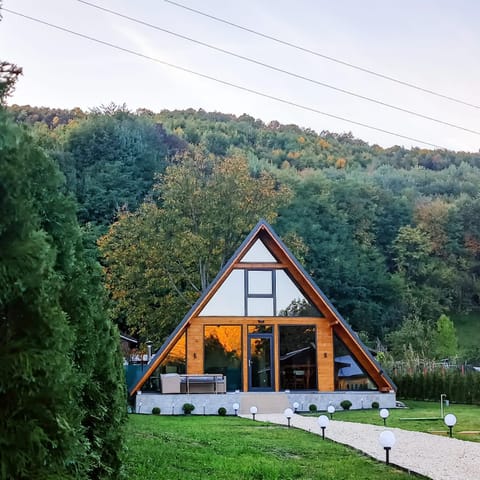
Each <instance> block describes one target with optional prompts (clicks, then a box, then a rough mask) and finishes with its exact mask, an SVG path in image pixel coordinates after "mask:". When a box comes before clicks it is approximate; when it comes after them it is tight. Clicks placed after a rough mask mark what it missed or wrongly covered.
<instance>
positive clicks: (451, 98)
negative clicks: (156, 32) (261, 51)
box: [164, 0, 480, 110]
mask: <svg viewBox="0 0 480 480" xmlns="http://www.w3.org/2000/svg"><path fill="white" fill-rule="evenodd" d="M164 1H165V2H167V3H170V4H171V5H173V6H175V7H180V8H183V9H184V10H188V11H190V12H193V13H196V14H198V15H202V16H204V17H207V18H210V19H212V20H215V21H216V22H221V23H224V24H226V25H230V26H231V27H234V28H238V29H240V30H243V31H245V32H249V33H253V34H254V35H258V36H259V37H262V38H266V39H268V40H272V41H273V42H277V43H280V44H282V45H286V46H288V47H291V48H295V49H296V50H301V51H302V52H306V53H310V54H311V55H315V56H316V57H321V58H324V59H325V60H329V61H331V62H335V63H338V64H340V65H344V66H346V67H349V68H354V69H355V70H359V71H361V72H364V73H368V74H369V75H374V76H376V77H379V78H383V79H384V80H389V81H390V82H395V83H398V84H400V85H403V86H405V87H409V88H414V89H416V90H420V91H421V92H424V93H428V94H430V95H434V96H436V97H440V98H443V99H445V100H450V101H451V102H455V103H459V104H461V105H466V106H468V107H472V108H476V109H479V110H480V106H479V105H475V104H473V103H470V102H467V101H465V100H460V99H459V98H455V97H452V96H450V95H446V94H443V93H439V92H435V91H434V90H430V89H428V88H425V87H421V86H419V85H415V84H414V83H410V82H407V81H405V80H400V79H399V78H395V77H391V76H389V75H386V74H384V73H380V72H376V71H374V70H370V69H368V68H365V67H361V66H359V65H355V64H353V63H350V62H347V61H345V60H340V59H338V58H335V57H331V56H329V55H325V54H324V53H320V52H317V51H315V50H311V49H309V48H306V47H302V46H301V45H296V44H294V43H291V42H287V41H285V40H281V39H280V38H277V37H273V36H271V35H267V34H266V33H262V32H259V31H257V30H253V29H251V28H247V27H244V26H242V25H238V24H237V23H234V22H230V21H228V20H225V19H223V18H220V17H216V16H215V15H210V14H208V13H205V12H202V11H201V10H196V9H195V8H191V7H187V6H186V5H183V4H181V3H178V2H174V1H173V0H164Z"/></svg>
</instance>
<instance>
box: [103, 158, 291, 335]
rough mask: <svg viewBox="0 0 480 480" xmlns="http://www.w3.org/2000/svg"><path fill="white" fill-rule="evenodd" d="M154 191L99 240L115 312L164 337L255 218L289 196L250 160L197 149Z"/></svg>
mask: <svg viewBox="0 0 480 480" xmlns="http://www.w3.org/2000/svg"><path fill="white" fill-rule="evenodd" d="M154 192H155V194H154V199H152V200H150V201H148V202H146V203H144V204H143V205H142V206H141V207H140V208H139V210H138V211H137V212H134V213H125V214H122V215H121V216H120V218H119V220H118V221H117V222H116V223H114V224H113V225H112V227H111V228H110V231H109V232H108V234H107V235H105V236H104V237H103V238H101V239H100V242H99V245H100V249H101V251H102V253H103V255H104V258H105V262H106V272H107V282H108V287H109V289H110V291H111V292H112V297H113V299H114V300H115V302H116V307H115V312H116V315H117V316H119V318H122V319H125V321H126V322H127V323H128V325H129V327H130V329H131V331H132V333H135V334H139V335H141V336H142V337H143V338H144V339H146V336H148V337H149V338H150V339H155V340H159V339H162V338H163V337H165V336H166V335H167V334H168V333H170V330H171V328H172V327H173V326H174V325H175V324H176V323H178V321H179V315H180V312H183V314H184V313H186V311H187V310H188V307H190V306H191V304H192V302H193V300H194V299H196V298H197V297H198V296H199V295H200V293H201V292H203V291H204V290H205V289H206V288H207V286H208V285H209V283H210V282H211V280H212V279H213V277H214V276H215V275H216V274H217V273H218V271H219V270H220V269H221V267H222V266H223V265H224V263H225V262H226V261H227V260H228V259H229V257H230V256H231V255H232V254H233V252H234V251H235V249H236V248H237V247H238V245H239V243H240V242H241V241H242V240H243V237H244V235H246V234H247V233H248V232H249V230H250V229H251V228H252V227H253V226H254V225H255V224H256V223H257V221H258V219H259V218H262V217H263V218H266V219H267V220H269V221H273V220H274V219H275V217H276V215H277V209H278V207H279V206H280V205H281V204H282V203H285V202H286V201H287V200H288V199H289V196H290V193H289V190H288V189H287V188H285V187H278V186H277V184H276V182H275V179H274V178H273V177H272V176H271V175H269V174H266V173H262V174H261V175H260V176H259V177H257V178H254V177H252V176H251V175H250V173H249V169H248V163H247V161H246V159H245V158H241V157H228V158H225V159H221V158H217V157H212V156H206V155H204V154H203V153H202V152H199V151H194V152H191V153H188V154H184V155H182V156H181V157H179V158H178V159H177V160H176V162H175V164H173V165H171V166H169V167H168V168H167V170H166V172H165V174H164V175H161V176H159V177H158V180H157V183H156V184H155V187H154ZM183 314H181V316H183ZM181 316H180V318H181Z"/></svg>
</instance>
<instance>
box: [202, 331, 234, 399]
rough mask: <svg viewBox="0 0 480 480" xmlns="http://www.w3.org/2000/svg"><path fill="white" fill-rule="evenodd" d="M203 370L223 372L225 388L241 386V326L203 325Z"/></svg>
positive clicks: (232, 388)
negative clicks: (225, 380)
mask: <svg viewBox="0 0 480 480" xmlns="http://www.w3.org/2000/svg"><path fill="white" fill-rule="evenodd" d="M204 352H205V353H204V355H205V356H204V372H205V373H223V375H225V376H226V378H227V390H228V391H235V390H240V389H241V388H242V368H241V367H242V327H241V326H240V325H220V326H210V325H208V326H205V336H204Z"/></svg>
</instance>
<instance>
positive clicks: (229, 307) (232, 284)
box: [200, 270, 245, 317]
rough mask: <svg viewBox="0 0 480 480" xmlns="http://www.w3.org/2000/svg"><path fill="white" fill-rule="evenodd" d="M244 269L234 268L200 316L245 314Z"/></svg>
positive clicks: (241, 315) (240, 315)
mask: <svg viewBox="0 0 480 480" xmlns="http://www.w3.org/2000/svg"><path fill="white" fill-rule="evenodd" d="M244 274H245V273H244V270H233V271H232V272H231V273H230V275H229V276H228V277H227V278H226V279H225V281H224V282H223V284H222V285H221V287H220V288H219V289H218V290H217V292H216V293H215V295H214V296H213V297H212V298H211V299H210V301H209V302H208V303H207V305H205V307H204V308H203V310H202V311H201V312H200V316H204V317H206V316H220V315H225V316H227V315H228V316H239V317H243V316H244V315H245V301H244V293H245V280H244V278H245V277H244Z"/></svg>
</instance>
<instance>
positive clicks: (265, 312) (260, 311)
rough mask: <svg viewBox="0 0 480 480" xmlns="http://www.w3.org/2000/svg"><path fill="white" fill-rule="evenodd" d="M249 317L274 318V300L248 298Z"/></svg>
mask: <svg viewBox="0 0 480 480" xmlns="http://www.w3.org/2000/svg"><path fill="white" fill-rule="evenodd" d="M247 309H248V316H249V317H273V315H274V313H273V298H248V299H247Z"/></svg>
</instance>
